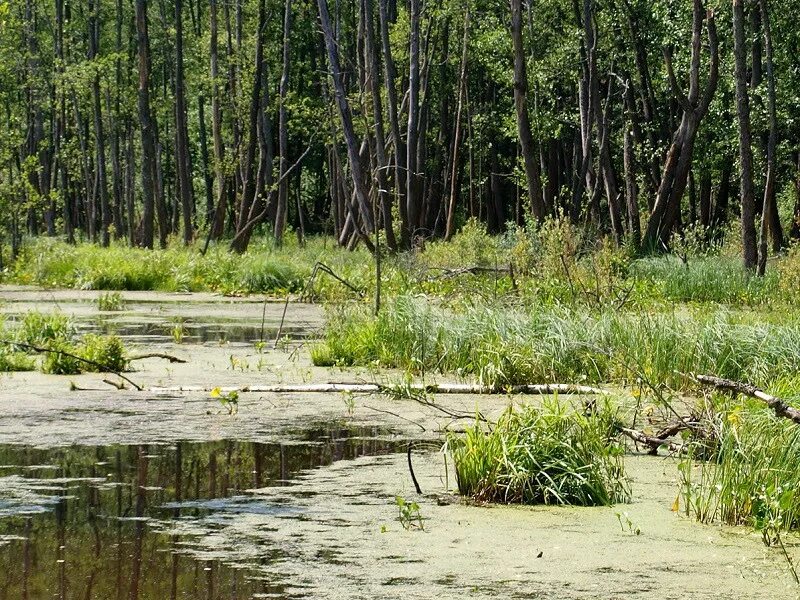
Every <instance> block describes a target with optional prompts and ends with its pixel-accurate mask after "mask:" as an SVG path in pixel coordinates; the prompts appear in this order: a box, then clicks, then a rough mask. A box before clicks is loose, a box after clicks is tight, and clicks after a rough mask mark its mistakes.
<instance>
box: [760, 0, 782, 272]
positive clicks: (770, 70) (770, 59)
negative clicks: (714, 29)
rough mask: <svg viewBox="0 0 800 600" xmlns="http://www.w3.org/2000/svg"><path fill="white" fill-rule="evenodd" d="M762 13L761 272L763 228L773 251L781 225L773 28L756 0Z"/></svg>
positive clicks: (764, 2)
mask: <svg viewBox="0 0 800 600" xmlns="http://www.w3.org/2000/svg"><path fill="white" fill-rule="evenodd" d="M759 8H760V13H761V28H762V31H763V34H764V49H765V52H766V59H767V60H766V62H767V112H768V114H769V133H768V137H767V175H766V178H765V181H764V202H763V204H764V211H763V214H762V224H761V232H762V235H761V250H760V255H759V260H758V271H759V274H760V275H763V274H764V271H765V269H766V262H767V240H766V231H765V230H766V229H767V227H768V228H769V231H770V233H771V234H772V250H773V251H774V252H778V251H780V249H781V248H782V247H783V227H782V226H781V219H780V215H779V214H778V204H777V198H776V193H775V179H776V177H777V169H778V164H777V163H778V160H777V156H776V152H777V145H778V117H777V110H776V107H775V104H776V100H775V96H776V91H775V86H776V81H775V64H774V50H773V46H772V28H771V25H770V18H769V8H768V2H767V0H759Z"/></svg>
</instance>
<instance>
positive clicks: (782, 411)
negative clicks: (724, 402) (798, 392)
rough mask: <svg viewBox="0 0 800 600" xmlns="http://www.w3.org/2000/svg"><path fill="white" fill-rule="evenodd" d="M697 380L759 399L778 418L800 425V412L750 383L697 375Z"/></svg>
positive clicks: (719, 388)
mask: <svg viewBox="0 0 800 600" xmlns="http://www.w3.org/2000/svg"><path fill="white" fill-rule="evenodd" d="M695 380H696V381H698V382H699V383H702V384H704V385H710V386H712V387H715V388H716V389H718V390H722V391H725V392H733V393H735V394H742V395H744V396H749V397H750V398H757V399H758V400H761V401H762V402H763V403H764V404H766V405H767V406H769V407H770V408H771V409H772V410H773V411H774V412H775V414H776V415H777V416H779V417H783V418H784V419H789V420H790V421H793V422H794V423H797V424H800V410H798V409H796V408H794V407H792V406H789V405H788V404H787V403H786V402H785V401H784V400H782V399H781V398H778V397H777V396H772V395H770V394H767V393H766V392H764V391H763V390H760V389H759V388H757V387H756V386H754V385H751V384H749V383H741V382H739V381H732V380H730V379H723V378H721V377H715V376H713V375H697V376H695Z"/></svg>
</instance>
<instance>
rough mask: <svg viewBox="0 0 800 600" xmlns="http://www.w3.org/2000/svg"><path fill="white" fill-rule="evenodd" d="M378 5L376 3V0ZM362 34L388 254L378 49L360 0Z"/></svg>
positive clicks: (392, 243)
mask: <svg viewBox="0 0 800 600" xmlns="http://www.w3.org/2000/svg"><path fill="white" fill-rule="evenodd" d="M379 1H380V0H379ZM364 20H365V24H364V30H365V44H366V51H367V60H366V61H365V62H367V64H368V65H369V74H368V78H369V88H370V95H371V96H372V120H373V122H374V128H375V166H376V169H377V172H376V173H375V175H374V177H373V179H374V180H375V181H376V182H377V185H378V196H379V198H380V200H381V217H382V220H383V229H384V231H385V232H386V245H387V246H388V247H389V249H390V250H392V251H394V250H396V249H397V240H396V239H395V235H394V228H393V224H392V198H391V194H390V192H389V178H388V176H387V175H388V173H387V170H386V169H387V167H388V161H387V160H386V134H385V131H384V125H383V107H382V105H381V89H380V66H379V62H378V48H377V44H376V43H375V29H374V28H375V18H374V11H373V6H372V0H364Z"/></svg>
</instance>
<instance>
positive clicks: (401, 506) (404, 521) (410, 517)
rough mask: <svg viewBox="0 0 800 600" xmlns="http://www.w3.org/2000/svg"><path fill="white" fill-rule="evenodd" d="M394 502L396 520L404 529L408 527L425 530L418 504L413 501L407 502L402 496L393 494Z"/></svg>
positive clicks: (408, 528)
mask: <svg viewBox="0 0 800 600" xmlns="http://www.w3.org/2000/svg"><path fill="white" fill-rule="evenodd" d="M394 502H395V504H396V505H397V512H398V515H397V520H398V521H400V524H401V525H402V526H403V529H405V530H406V531H408V530H410V529H419V530H420V531H424V530H425V524H424V522H423V520H422V515H421V514H420V512H419V504H417V503H416V502H414V501H411V502H409V501H408V500H406V499H405V498H403V497H402V496H395V498H394Z"/></svg>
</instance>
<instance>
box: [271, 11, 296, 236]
mask: <svg viewBox="0 0 800 600" xmlns="http://www.w3.org/2000/svg"><path fill="white" fill-rule="evenodd" d="M284 3H285V4H284V13H283V67H282V70H281V82H280V85H279V88H278V95H279V98H280V100H279V101H280V108H279V110H278V152H279V155H280V159H279V162H278V165H279V166H278V176H279V177H283V175H284V173H286V169H288V168H289V131H288V123H287V116H286V94H287V93H288V91H289V66H290V62H289V60H290V55H289V52H290V49H291V48H290V42H289V35H290V33H291V27H292V0H284ZM288 211H289V178H288V177H285V178H283V180H282V182H281V183H280V185H279V186H278V205H277V208H276V211H275V244H276V245H277V246H280V245H281V244H282V243H283V233H284V230H285V229H286V218H287V213H288Z"/></svg>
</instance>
